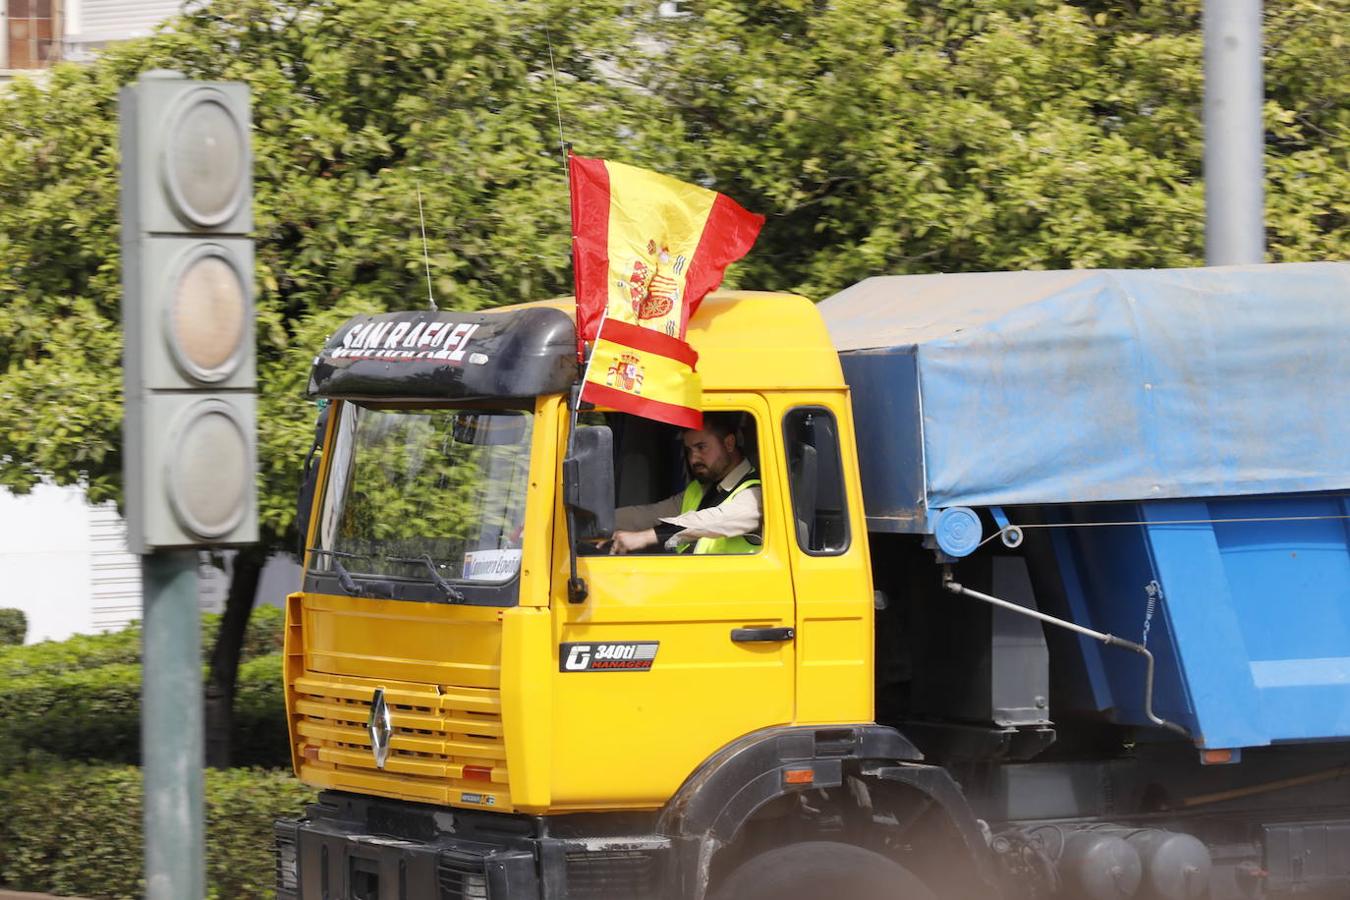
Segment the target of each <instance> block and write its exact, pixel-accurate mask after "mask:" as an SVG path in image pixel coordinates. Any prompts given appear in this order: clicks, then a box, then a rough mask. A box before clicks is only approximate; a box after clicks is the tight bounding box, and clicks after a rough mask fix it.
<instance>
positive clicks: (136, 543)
mask: <svg viewBox="0 0 1350 900" xmlns="http://www.w3.org/2000/svg"><path fill="white" fill-rule="evenodd" d="M119 99H120V105H121V153H122V210H121V217H122V289H123V298H122V327H123V337H124V341H125V344H124V350H123V379H124V386H125V394H124V398H125V414H124V420H123V474H124V490H125V499H126V514H127V543H128V546H129V547H130V549H131V550H132V552H135V553H149V552H153V551H155V550H160V549H173V548H185V547H202V546H231V545H238V544H245V543H252V542H254V541H256V540H257V539H258V521H257V520H258V516H257V489H256V485H255V483H256V476H257V462H256V457H257V450H256V445H257V438H256V426H255V422H256V397H255V390H256V387H257V376H256V364H255V358H254V339H253V333H254V327H253V323H254V316H253V242H252V240H251V239H250V238H249V237H248V235H249V232H250V231H251V230H252V228H253V214H252V199H253V197H252V155H251V153H250V150H249V96H248V89H247V87H246V86H244V85H242V84H233V83H213V82H199V81H188V80H187V79H185V78H183V77H182V76H181V75H179V74H177V73H173V72H149V73H146V74H144V75H142V76H141V80H140V81H139V82H137V83H135V84H131V85H127V86H126V87H124V88H122V91H121V95H120V98H119Z"/></svg>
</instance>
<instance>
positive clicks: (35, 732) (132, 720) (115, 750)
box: [0, 654, 290, 771]
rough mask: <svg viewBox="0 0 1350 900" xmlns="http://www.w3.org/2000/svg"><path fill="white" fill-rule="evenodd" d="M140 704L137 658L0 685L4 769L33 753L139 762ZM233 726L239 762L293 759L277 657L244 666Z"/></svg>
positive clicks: (286, 762)
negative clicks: (132, 661) (0, 688)
mask: <svg viewBox="0 0 1350 900" xmlns="http://www.w3.org/2000/svg"><path fill="white" fill-rule="evenodd" d="M140 703H141V667H140V665H138V664H134V663H114V664H112V665H106V666H100V667H98V668H94V669H76V670H74V671H70V672H63V673H60V674H51V673H48V672H39V673H36V674H33V675H27V676H24V677H21V678H15V679H11V680H8V681H6V682H4V689H3V690H0V736H2V737H0V771H3V770H4V769H5V768H6V767H13V766H15V765H17V764H18V763H20V762H21V761H23V760H24V759H26V758H28V757H30V756H31V755H33V754H35V753H36V754H52V755H55V756H60V757H65V758H67V759H77V760H105V761H109V762H121V763H134V762H136V761H138V760H139V759H140ZM235 729H236V732H235V734H236V736H235V758H236V760H237V761H238V762H240V763H241V764H245V765H259V766H275V767H283V766H288V765H289V764H290V749H289V745H288V739H287V736H286V707H285V697H284V693H283V689H282V682H281V657H280V655H279V654H272V655H270V656H264V657H260V658H258V659H254V660H249V661H248V662H246V663H244V664H243V665H242V666H240V668H239V686H238V702H237V709H236V713H235Z"/></svg>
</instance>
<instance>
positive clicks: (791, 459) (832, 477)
mask: <svg viewBox="0 0 1350 900" xmlns="http://www.w3.org/2000/svg"><path fill="white" fill-rule="evenodd" d="M783 443H784V445H785V446H786V447H787V463H788V483H789V486H790V490H791V492H792V518H793V529H794V530H795V531H796V533H797V544H798V545H799V546H800V547H801V548H802V549H803V550H805V551H806V552H807V553H810V554H812V555H814V556H835V555H838V554H840V553H843V552H844V551H845V550H847V549H848V544H849V534H848V505H847V503H846V500H845V494H844V464H843V461H842V459H841V458H840V455H839V427H838V425H837V424H836V423H835V419H834V414H833V413H831V412H830V411H829V410H828V409H823V408H821V407H818V406H807V407H800V408H798V409H793V410H789V411H788V413H787V415H785V416H784V417H783Z"/></svg>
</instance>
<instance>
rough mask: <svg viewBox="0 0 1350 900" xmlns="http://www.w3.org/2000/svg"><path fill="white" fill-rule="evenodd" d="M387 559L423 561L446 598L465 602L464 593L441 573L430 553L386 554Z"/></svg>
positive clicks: (408, 561) (434, 582) (433, 581)
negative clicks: (417, 554)
mask: <svg viewBox="0 0 1350 900" xmlns="http://www.w3.org/2000/svg"><path fill="white" fill-rule="evenodd" d="M385 559H387V560H389V561H390V562H401V563H421V564H422V565H424V566H426V567H427V571H428V572H430V573H431V581H432V583H433V584H435V585H436V587H438V588H440V589H441V593H443V594H445V599H447V600H453V601H455V602H456V603H463V602H464V594H462V593H461V592H460V591H458V590H456V588H455V586H454V585H453V584H451V583H450V582H449V581H447V580H446V579H445V576H443V575H441V573H440V572H438V571H437V570H436V562H435V561H434V560H433V559H432V558H431V555H430V554H427V553H423V554H422V555H421V556H386V557H385Z"/></svg>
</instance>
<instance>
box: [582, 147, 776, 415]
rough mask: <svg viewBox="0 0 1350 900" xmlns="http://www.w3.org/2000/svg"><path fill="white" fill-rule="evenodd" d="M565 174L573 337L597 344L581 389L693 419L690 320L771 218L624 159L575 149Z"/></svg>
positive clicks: (635, 409) (695, 391)
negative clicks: (573, 292) (569, 220)
mask: <svg viewBox="0 0 1350 900" xmlns="http://www.w3.org/2000/svg"><path fill="white" fill-rule="evenodd" d="M568 171H569V174H570V181H571V189H572V245H573V254H572V258H573V266H574V269H575V274H576V295H577V341H578V343H579V344H580V343H581V342H583V341H588V340H590V341H595V342H596V343H595V347H594V348H593V350H592V355H591V365H590V368H589V369H588V371H587V379H586V382H587V383H586V384H585V385H584V386H583V392H582V398H583V399H585V400H589V401H592V402H596V403H603V404H604V405H606V406H610V407H613V408H615V409H620V410H622V411H624V412H632V413H634V414H635V415H642V416H647V417H649V418H655V419H660V420H661V421H665V422H671V423H673V424H681V425H684V426H685V427H698V426H699V425H700V424H701V422H702V415H701V414H700V412H699V407H700V403H701V399H700V398H701V394H702V390H701V388H700V386H699V382H698V376H697V374H696V373H695V371H694V365H695V363H696V362H697V360H698V356H697V354H696V353H694V351H693V349H692V348H691V347H689V345H688V344H686V343H685V342H684V336H685V332H686V330H687V328H688V326H689V319H690V317H691V316H692V315H693V314H694V312H695V310H697V309H698V305H699V303H700V302H702V300H703V298H704V296H706V295H707V294H708V292H709V291H711V290H713V289H714V288H716V287H717V286H718V285H719V284H721V282H722V275H723V273H724V272H725V271H726V268H727V266H729V265H731V263H733V262H735V261H736V260H738V259H740V258H741V257H742V256H744V255H745V254H746V253H748V252H749V250H750V247H751V246H752V245H753V244H754V242H755V238H756V237H758V235H759V230H760V228H761V227H762V226H763V224H764V217H763V216H760V215H756V214H754V213H750V212H747V211H746V210H745V209H743V208H742V207H741V206H740V205H739V204H737V203H736V202H735V201H734V200H732V199H731V198H729V197H727V196H725V195H723V194H719V193H717V192H716V191H711V190H708V189H707V188H702V187H698V186H696V185H692V184H685V183H684V182H682V181H677V180H676V179H674V178H670V177H668V176H666V175H660V174H658V173H656V172H649V171H646V170H645V169H638V168H635V167H633V166H626V165H623V164H621V163H614V162H608V161H606V160H601V159H586V158H584V157H580V156H569V157H568ZM602 323H603V327H602ZM616 392H617V393H616ZM601 397H603V398H604V399H601ZM639 401H640V402H639ZM620 404H624V405H620ZM642 410H645V411H642ZM658 413H659V414H658Z"/></svg>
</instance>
